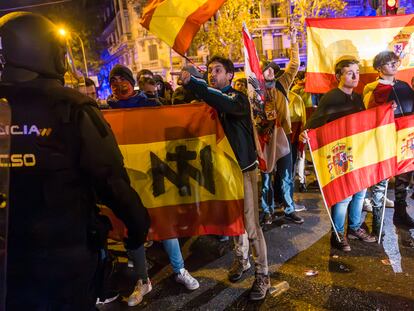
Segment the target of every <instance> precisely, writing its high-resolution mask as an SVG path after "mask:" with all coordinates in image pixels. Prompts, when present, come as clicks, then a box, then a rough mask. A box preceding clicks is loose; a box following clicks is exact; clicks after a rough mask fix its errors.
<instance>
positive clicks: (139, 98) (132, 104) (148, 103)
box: [107, 92, 160, 108]
mask: <svg viewBox="0 0 414 311" xmlns="http://www.w3.org/2000/svg"><path fill="white" fill-rule="evenodd" d="M107 102H108V105H109V107H111V108H137V107H157V106H160V103H158V102H157V101H155V100H151V99H148V98H147V97H146V96H145V95H144V94H142V93H138V92H136V94H135V95H134V96H132V97H130V98H128V99H120V100H117V99H115V98H113V96H112V95H111V96H109V97H108V100H107Z"/></svg>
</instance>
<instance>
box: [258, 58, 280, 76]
mask: <svg viewBox="0 0 414 311" xmlns="http://www.w3.org/2000/svg"><path fill="white" fill-rule="evenodd" d="M268 68H273V71H274V72H275V75H276V74H277V73H278V72H279V70H280V67H279V65H278V64H276V63H275V62H269V61H264V62H263V70H262V72H265V71H266V69H268Z"/></svg>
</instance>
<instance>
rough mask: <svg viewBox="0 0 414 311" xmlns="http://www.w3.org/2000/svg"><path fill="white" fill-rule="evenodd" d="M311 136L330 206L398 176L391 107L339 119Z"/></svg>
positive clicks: (317, 167) (312, 132)
mask: <svg viewBox="0 0 414 311" xmlns="http://www.w3.org/2000/svg"><path fill="white" fill-rule="evenodd" d="M308 136H309V148H310V151H311V152H312V157H313V161H314V166H315V170H316V171H317V175H318V181H319V185H320V187H321V189H322V191H323V194H324V196H325V200H326V204H327V205H328V206H332V205H334V204H335V203H338V202H340V201H342V200H343V199H345V198H347V197H349V196H350V195H352V194H354V193H356V192H358V191H360V190H362V189H365V188H367V187H370V186H372V185H375V184H376V183H378V182H379V181H381V180H384V179H386V178H389V177H390V176H394V174H395V166H396V165H395V163H396V131H395V123H394V113H393V111H392V108H391V105H381V106H378V107H376V108H372V109H369V110H365V111H361V112H358V113H355V114H351V115H348V116H345V117H342V118H339V119H337V120H335V121H332V122H330V123H328V124H326V125H323V126H321V127H319V128H317V129H314V130H310V131H309V132H308Z"/></svg>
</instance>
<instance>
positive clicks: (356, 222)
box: [331, 189, 367, 234]
mask: <svg viewBox="0 0 414 311" xmlns="http://www.w3.org/2000/svg"><path fill="white" fill-rule="evenodd" d="M366 192H367V189H364V190H361V191H360V192H357V193H355V194H354V195H351V196H349V197H347V198H346V199H344V200H342V201H341V202H339V203H336V204H335V205H334V206H332V208H331V214H332V220H333V222H334V225H335V228H336V230H337V231H338V232H339V233H341V234H344V231H345V230H344V226H345V218H346V212H347V210H348V206H349V211H348V227H349V228H351V229H352V230H358V229H359V228H360V226H361V213H362V204H363V202H364V198H365V193H366Z"/></svg>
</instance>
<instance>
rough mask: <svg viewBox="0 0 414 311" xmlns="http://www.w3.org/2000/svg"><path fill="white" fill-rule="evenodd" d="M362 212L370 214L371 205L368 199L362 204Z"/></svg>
mask: <svg viewBox="0 0 414 311" xmlns="http://www.w3.org/2000/svg"><path fill="white" fill-rule="evenodd" d="M362 210H363V211H365V212H368V213H372V204H371V200H370V199H368V198H365V199H364V203H363V204H362Z"/></svg>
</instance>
